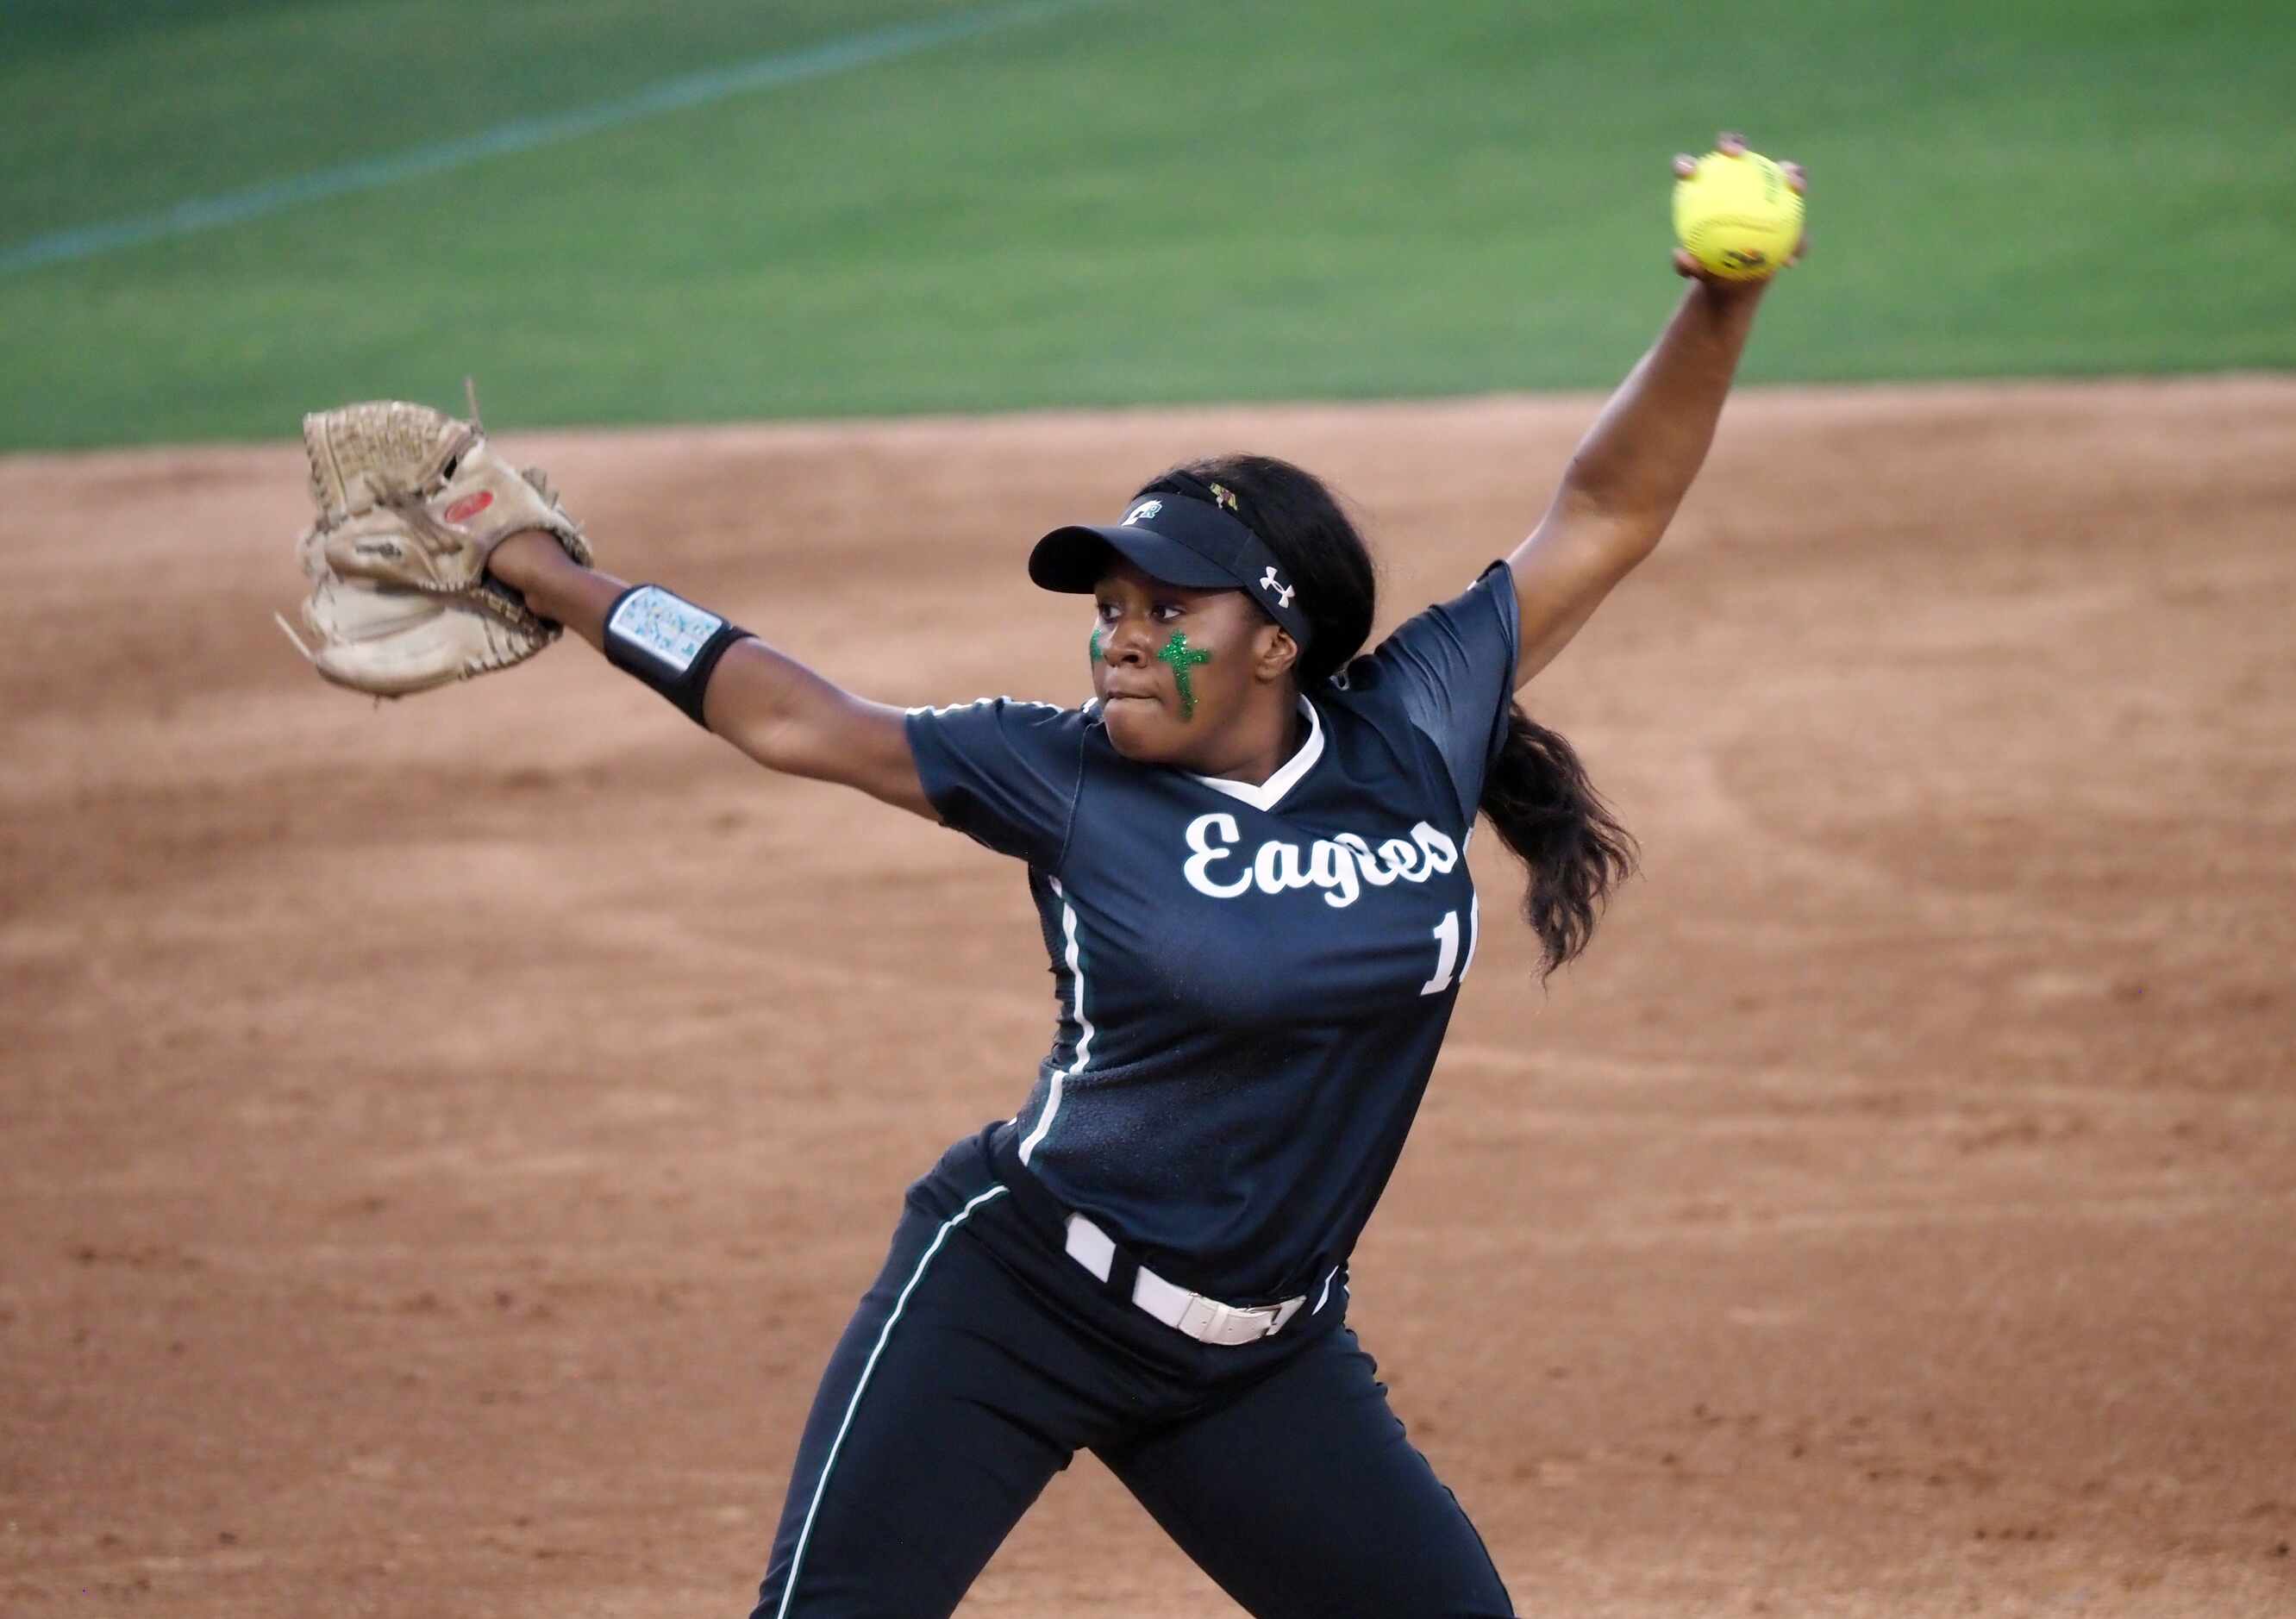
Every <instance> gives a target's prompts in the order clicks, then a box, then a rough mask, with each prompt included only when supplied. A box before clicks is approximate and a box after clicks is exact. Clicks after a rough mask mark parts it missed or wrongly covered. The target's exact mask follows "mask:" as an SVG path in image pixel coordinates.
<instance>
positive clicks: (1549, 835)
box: [1479, 703, 1636, 977]
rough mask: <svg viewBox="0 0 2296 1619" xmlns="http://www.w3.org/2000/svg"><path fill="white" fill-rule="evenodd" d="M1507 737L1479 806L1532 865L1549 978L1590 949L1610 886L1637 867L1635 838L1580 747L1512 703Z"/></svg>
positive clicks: (1532, 903)
mask: <svg viewBox="0 0 2296 1619" xmlns="http://www.w3.org/2000/svg"><path fill="white" fill-rule="evenodd" d="M1506 725H1507V734H1506V742H1505V746H1503V747H1502V748H1500V749H1499V756H1498V757H1497V760H1495V761H1493V763H1492V765H1491V767H1490V770H1489V772H1488V773H1486V774H1485V776H1484V777H1483V801H1482V803H1481V805H1480V806H1479V807H1480V809H1481V810H1482V812H1483V814H1486V815H1488V816H1489V817H1490V822H1491V825H1492V826H1493V827H1494V828H1495V829H1496V830H1497V832H1498V835H1499V840H1500V841H1501V842H1502V843H1504V844H1505V845H1506V846H1507V847H1508V848H1510V849H1512V850H1513V851H1514V853H1515V856H1516V858H1517V859H1519V860H1521V862H1522V863H1523V864H1524V865H1526V866H1528V867H1529V869H1530V887H1529V889H1528V890H1527V891H1526V892H1525V893H1524V895H1523V896H1522V914H1523V917H1524V919H1525V920H1528V921H1529V923H1530V926H1531V930H1532V931H1533V932H1535V933H1537V934H1538V942H1539V944H1541V946H1543V948H1544V955H1543V959H1542V960H1541V962H1540V967H1539V976H1540V977H1546V976H1547V975H1549V974H1551V973H1553V972H1554V969H1556V968H1558V967H1560V966H1562V964H1563V963H1565V962H1566V961H1570V960H1571V959H1572V958H1573V957H1575V956H1576V955H1578V954H1579V952H1580V951H1582V950H1584V949H1586V948H1587V941H1588V940H1589V939H1591V938H1593V937H1594V936H1595V919H1596V918H1598V917H1600V916H1601V915H1602V914H1603V902H1604V901H1605V900H1607V899H1608V898H1609V897H1610V895H1611V889H1613V888H1615V887H1618V886H1619V884H1620V882H1622V881H1623V880H1625V879H1626V878H1627V877H1628V876H1629V875H1630V874H1631V873H1632V872H1633V871H1634V869H1635V855H1636V848H1635V840H1634V837H1633V835H1632V834H1631V833H1629V832H1628V830H1627V829H1626V828H1624V827H1623V826H1620V824H1619V822H1618V821H1617V819H1616V818H1615V817H1614V816H1612V815H1611V807H1610V805H1607V804H1604V803H1603V796H1602V795H1601V794H1600V793H1598V792H1596V791H1595V784H1594V783H1593V782H1592V781H1588V780H1587V767H1586V766H1585V765H1582V764H1580V763H1579V754H1578V750H1577V749H1575V748H1572V747H1571V746H1570V743H1568V742H1566V741H1564V740H1562V733H1561V732H1554V731H1549V730H1548V729H1547V728H1546V726H1544V725H1542V724H1539V723H1538V721H1536V720H1534V719H1532V718H1531V717H1530V715H1528V714H1525V713H1524V712H1523V711H1522V705H1521V703H1510V704H1508V705H1507V716H1506Z"/></svg>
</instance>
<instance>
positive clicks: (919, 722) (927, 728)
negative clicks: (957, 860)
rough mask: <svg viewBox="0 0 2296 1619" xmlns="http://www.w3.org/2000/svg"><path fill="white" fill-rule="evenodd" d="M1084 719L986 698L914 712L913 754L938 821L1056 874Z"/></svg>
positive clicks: (1077, 783)
mask: <svg viewBox="0 0 2296 1619" xmlns="http://www.w3.org/2000/svg"><path fill="white" fill-rule="evenodd" d="M1085 725H1086V718H1085V715H1084V714H1083V713H1082V711H1080V710H1078V709H1075V708H1056V707H1053V705H1052V704H1050V703H1023V702H1015V701H1013V699H1011V698H1009V697H996V698H983V699H980V701H979V702H977V703H968V704H964V705H963V706H960V707H952V708H912V709H910V710H909V715H908V735H909V751H910V752H911V753H912V754H913V755H914V756H915V758H916V762H917V775H918V777H919V778H920V779H921V780H922V781H923V783H924V789H925V797H928V798H929V799H931V801H932V806H933V809H934V810H935V812H937V813H938V814H939V816H940V818H941V823H942V824H943V825H944V826H950V827H954V828H955V829H956V830H958V831H960V832H963V833H964V834H965V835H966V836H967V837H969V838H972V839H973V840H974V841H975V842H977V843H980V844H981V845H984V846H987V847H988V848H992V849H994V850H996V852H997V853H998V854H1010V855H1013V857H1015V858H1016V859H1020V860H1025V861H1027V862H1028V863H1029V864H1030V865H1032V866H1037V867H1039V868H1041V869H1043V870H1045V871H1058V870H1059V869H1060V863H1061V856H1062V854H1064V853H1065V852H1066V849H1067V846H1068V836H1069V823H1070V820H1071V818H1072V817H1073V816H1074V814H1075V813H1076V801H1077V793H1078V789H1079V788H1080V787H1081V785H1082V783H1083V780H1084V736H1085Z"/></svg>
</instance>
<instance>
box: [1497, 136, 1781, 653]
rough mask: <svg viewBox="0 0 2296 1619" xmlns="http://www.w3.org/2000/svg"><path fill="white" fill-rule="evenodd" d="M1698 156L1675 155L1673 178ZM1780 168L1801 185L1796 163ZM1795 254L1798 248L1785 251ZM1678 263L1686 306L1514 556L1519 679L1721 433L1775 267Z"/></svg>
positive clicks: (1639, 544)
mask: <svg viewBox="0 0 2296 1619" xmlns="http://www.w3.org/2000/svg"><path fill="white" fill-rule="evenodd" d="M1717 149H1718V151H1721V152H1723V153H1725V154H1726V155H1730V156H1733V157H1736V156H1741V155H1743V153H1744V152H1745V151H1746V143H1745V141H1744V139H1743V137H1741V136H1738V135H1724V136H1723V137H1722V138H1721V140H1720V142H1719V143H1718V147H1717ZM1692 163H1693V160H1692V159H1689V158H1687V157H1678V158H1677V159H1675V174H1676V176H1677V178H1681V177H1685V176H1687V175H1688V174H1689V173H1690V169H1691V166H1692ZM1783 167H1784V170H1785V173H1786V175H1787V176H1788V178H1789V180H1790V181H1791V183H1792V186H1793V188H1794V190H1795V191H1797V192H1800V191H1801V190H1802V189H1803V188H1804V185H1805V184H1806V182H1805V179H1804V176H1803V174H1802V170H1801V168H1800V165H1798V164H1792V163H1788V164H1784V165H1783ZM1800 257H1801V249H1799V248H1797V249H1796V250H1795V252H1794V253H1793V255H1792V257H1791V258H1788V260H1787V261H1786V262H1787V263H1789V264H1791V263H1793V262H1795V261H1797V260H1799V259H1800ZM1674 266H1675V270H1676V272H1677V274H1681V275H1684V276H1686V277H1688V278H1689V280H1690V282H1691V285H1690V289H1689V290H1688V291H1687V292H1685V294H1684V295H1683V299H1682V302H1681V305H1680V306H1679V307H1677V309H1676V310H1675V312H1674V317H1673V318H1672V319H1671V320H1670V321H1669V322H1668V323H1667V326H1666V330H1665V331H1663V332H1661V333H1660V335H1659V339H1658V341H1657V343H1656V344H1654V345H1653V346H1652V348H1651V350H1650V352H1649V353H1648V354H1646V355H1644V356H1643V358H1642V361H1641V363H1640V364H1637V365H1636V367H1635V368H1634V370H1633V371H1632V372H1628V375H1627V380H1625V381H1624V382H1622V383H1620V385H1619V389H1618V391H1617V392H1616V393H1614V394H1612V395H1611V399H1610V403H1609V404H1607V405H1604V406H1603V412H1602V414H1600V415H1599V416H1597V417H1596V418H1595V425H1594V426H1593V427H1592V428H1590V429H1587V436H1586V437H1585V438H1583V439H1581V440H1580V441H1579V448H1578V451H1577V453H1576V454H1573V455H1572V456H1571V458H1570V468H1569V470H1567V471H1566V472H1565V473H1564V475H1563V478H1562V487H1560V488H1559V489H1557V490H1556V491H1555V493H1554V501H1553V503H1551V504H1549V505H1548V507H1547V509H1546V516H1545V517H1543V518H1542V519H1540V520H1539V524H1538V527H1537V528H1536V529H1534V530H1533V531H1532V533H1531V536H1530V537H1529V539H1527V540H1525V541H1524V542H1523V543H1522V544H1521V545H1519V546H1517V547H1516V548H1515V550H1514V553H1513V555H1512V556H1510V557H1509V558H1508V559H1507V561H1508V564H1509V566H1510V567H1511V568H1513V572H1514V585H1515V597H1516V600H1517V601H1519V602H1520V603H1521V615H1522V634H1521V655H1520V657H1519V658H1518V659H1517V661H1516V664H1515V683H1516V684H1517V685H1521V684H1522V683H1524V682H1526V681H1528V680H1529V679H1530V677H1531V676H1532V675H1536V674H1538V672H1539V671H1540V670H1541V669H1543V668H1545V667H1546V666H1547V665H1548V664H1549V663H1551V662H1552V661H1554V655H1555V654H1556V653H1558V652H1560V651H1561V650H1562V649H1563V647H1564V646H1565V645H1566V644H1567V643H1568V642H1570V638H1571V637H1572V636H1573V635H1575V634H1578V633H1579V626H1582V625H1584V624H1585V623H1586V622H1587V618H1588V617H1591V616H1592V615H1593V613H1594V611H1595V608H1596V607H1598V606H1600V605H1601V603H1602V601H1603V597H1605V596H1606V595H1608V594H1609V593H1610V592H1611V586H1613V585H1616V584H1618V582H1619V581H1620V579H1623V578H1625V577H1626V576H1627V575H1628V573H1630V572H1631V571H1633V569H1634V568H1635V565H1636V563H1638V562H1640V561H1641V560H1643V559H1644V557H1646V556H1648V555H1650V553H1651V552H1652V550H1654V549H1655V548H1656V547H1657V545H1658V543H1659V539H1660V536H1662V535H1664V534H1665V533H1666V527H1667V525H1668V524H1669V522H1671V521H1672V520H1673V519H1674V513H1675V509H1676V508H1677V506H1679V505H1681V503H1682V497H1683V496H1684V495H1685V494H1687V493H1688V492H1689V489H1690V485H1691V480H1692V479H1693V478H1696V477H1697V476H1698V469H1699V467H1700V465H1701V464H1702V463H1703V462H1704V461H1705V459H1706V451H1707V446H1710V444H1712V443H1713V441H1714V425H1715V423H1716V421H1718V420H1719V419H1720V417H1721V414H1722V402H1723V400H1724V399H1725V398H1726V397H1727V396H1728V394H1729V392H1730V382H1731V379H1732V378H1733V377H1734V376H1735V375H1736V373H1737V370H1738V359H1739V356H1741V355H1743V353H1744V352H1745V348H1746V339H1747V337H1748V335H1749V334H1750V333H1751V331H1753V326H1754V311H1755V309H1756V308H1757V307H1759V304H1760V303H1761V299H1762V294H1763V292H1764V291H1765V290H1767V288H1768V286H1769V283H1770V277H1769V276H1767V275H1763V276H1760V277H1759V278H1758V279H1751V280H1727V281H1726V280H1723V279H1721V278H1719V277H1718V276H1716V275H1714V274H1710V272H1708V271H1707V270H1705V269H1703V268H1702V267H1701V266H1700V265H1699V263H1698V261H1697V260H1695V259H1693V258H1691V256H1690V255H1689V254H1688V253H1687V252H1685V251H1683V250H1681V249H1677V251H1676V253H1675V256H1674Z"/></svg>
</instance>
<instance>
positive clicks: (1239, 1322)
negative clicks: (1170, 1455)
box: [1066, 1214, 1308, 1344]
mask: <svg viewBox="0 0 2296 1619" xmlns="http://www.w3.org/2000/svg"><path fill="white" fill-rule="evenodd" d="M1066 1246H1067V1248H1068V1251H1069V1257H1070V1259H1073V1260H1075V1261H1076V1262H1077V1263H1078V1264H1080V1265H1082V1266H1083V1267H1084V1268H1085V1269H1086V1270H1087V1271H1091V1272H1092V1273H1093V1274H1094V1275H1095V1276H1097V1277H1098V1278H1100V1280H1103V1281H1106V1280H1108V1273H1109V1271H1111V1270H1112V1269H1114V1268H1115V1264H1116V1239H1114V1238H1112V1237H1111V1236H1110V1235H1109V1234H1108V1233H1107V1232H1106V1231H1102V1230H1101V1229H1100V1228H1099V1227H1098V1226H1096V1225H1095V1224H1094V1223H1093V1222H1091V1221H1089V1220H1087V1219H1086V1218H1085V1217H1084V1216H1083V1215H1082V1214H1070V1216H1069V1231H1068V1242H1067V1244H1066ZM1132 1302H1133V1303H1134V1304H1137V1305H1139V1306H1140V1308H1141V1309H1143V1310H1145V1311H1146V1312H1148V1313H1149V1314H1151V1315H1152V1316H1154V1317H1155V1318H1156V1319H1157V1320H1158V1321H1161V1322H1163V1323H1164V1325H1166V1326H1167V1327H1169V1328H1172V1329H1174V1330H1176V1331H1179V1332H1185V1333H1186V1334H1187V1335H1188V1336H1189V1337H1192V1338H1193V1339H1195V1340H1196V1341H1197V1342H1198V1343H1200V1344H1249V1343H1251V1341H1252V1340H1253V1339H1255V1338H1272V1337H1275V1335H1276V1334H1277V1333H1279V1332H1281V1331H1283V1323H1284V1322H1286V1321H1290V1320H1291V1319H1292V1317H1293V1316H1295V1315H1297V1314H1299V1313H1300V1305H1302V1304H1306V1303H1307V1302H1308V1296H1307V1295H1306V1294H1304V1293H1302V1294H1301V1295H1300V1296H1299V1297H1297V1298H1287V1299H1285V1300H1284V1301H1283V1303H1282V1304H1260V1305H1258V1306H1256V1307H1254V1308H1252V1309H1249V1310H1246V1309H1241V1308H1239V1307H1238V1306H1236V1305H1234V1304H1222V1303H1220V1302H1219V1300H1218V1299H1216V1298H1206V1297H1205V1296H1203V1295H1202V1294H1201V1293H1191V1292H1189V1291H1188V1290H1187V1289H1186V1288H1183V1287H1180V1286H1178V1285H1177V1283H1173V1282H1169V1281H1166V1280H1164V1279H1163V1278H1162V1277H1160V1276H1159V1275H1157V1274H1156V1272H1155V1271H1152V1270H1150V1269H1149V1268H1148V1267H1147V1266H1146V1265H1142V1266H1141V1267H1140V1273H1139V1274H1138V1275H1137V1276H1136V1277H1134V1278H1133V1279H1132Z"/></svg>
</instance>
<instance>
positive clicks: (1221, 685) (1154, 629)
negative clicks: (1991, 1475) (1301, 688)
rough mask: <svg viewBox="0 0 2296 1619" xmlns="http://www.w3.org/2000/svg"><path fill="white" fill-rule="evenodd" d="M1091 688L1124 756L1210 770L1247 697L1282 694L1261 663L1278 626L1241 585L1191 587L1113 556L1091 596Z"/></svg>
mask: <svg viewBox="0 0 2296 1619" xmlns="http://www.w3.org/2000/svg"><path fill="white" fill-rule="evenodd" d="M1093 604H1094V618H1093V639H1092V647H1093V649H1094V657H1093V659H1092V690H1093V694H1094V695H1095V697H1097V698H1099V699H1100V701H1101V713H1102V716H1103V722H1104V723H1105V724H1106V725H1107V727H1108V740H1109V741H1110V742H1111V744H1112V745H1113V746H1114V747H1115V748H1116V751H1117V752H1119V753H1120V754H1122V755H1123V756H1125V757H1126V758H1128V759H1137V760H1139V761H1141V762H1142V763H1143V764H1148V765H1180V766H1183V767H1185V768H1193V769H1200V770H1205V771H1208V772H1217V771H1218V769H1219V768H1220V767H1221V763H1222V761H1223V760H1224V758H1225V756H1226V753H1227V752H1229V751H1232V748H1231V746H1230V744H1231V743H1232V738H1233V732H1234V726H1235V724H1236V722H1237V721H1238V720H1239V719H1240V718H1241V717H1242V715H1244V714H1245V713H1246V712H1247V711H1248V710H1249V707H1250V706H1251V704H1253V703H1255V702H1259V703H1266V702H1271V701H1272V702H1276V703H1283V702H1288V701H1289V700H1290V699H1289V698H1288V695H1287V694H1285V693H1284V692H1283V691H1279V690H1276V689H1275V688H1274V687H1273V686H1272V685H1271V683H1270V682H1269V681H1268V680H1267V678H1265V675H1264V674H1263V673H1262V670H1263V667H1264V660H1265V656H1266V653H1267V648H1268V644H1269V642H1271V641H1272V640H1273V639H1274V637H1275V634H1276V630H1275V626H1274V625H1272V624H1270V623H1269V622H1268V620H1267V615H1265V614H1264V613H1262V612H1260V611H1259V609H1257V608H1255V607H1254V606H1252V604H1251V599H1250V598H1249V597H1247V596H1246V595H1245V594H1244V593H1242V591H1240V590H1190V589H1188V588H1186V587H1185V586H1182V585H1166V584H1164V583H1162V582H1161V581H1160V580H1156V579H1152V578H1150V577H1149V576H1147V575H1146V574H1144V573H1143V572H1141V571H1140V569H1138V568H1136V567H1134V566H1133V565H1132V564H1131V563H1129V562H1126V561H1123V560H1113V561H1111V566H1110V570H1109V572H1108V573H1107V574H1105V575H1103V576H1102V578H1101V581H1100V583H1099V585H1097V586H1096V587H1095V591H1094V596H1093Z"/></svg>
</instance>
